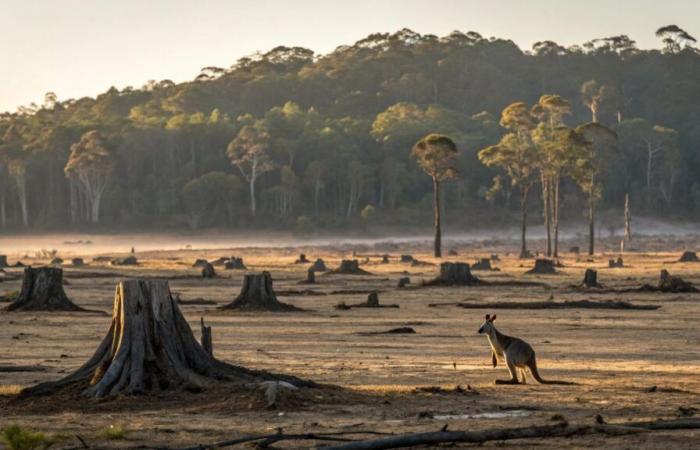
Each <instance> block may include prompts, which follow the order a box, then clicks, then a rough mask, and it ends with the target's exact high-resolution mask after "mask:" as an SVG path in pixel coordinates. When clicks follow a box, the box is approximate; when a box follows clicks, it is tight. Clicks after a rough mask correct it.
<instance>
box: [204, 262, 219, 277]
mask: <svg viewBox="0 0 700 450" xmlns="http://www.w3.org/2000/svg"><path fill="white" fill-rule="evenodd" d="M202 278H216V270H214V266H212V265H211V264H209V263H206V265H205V266H204V267H202Z"/></svg>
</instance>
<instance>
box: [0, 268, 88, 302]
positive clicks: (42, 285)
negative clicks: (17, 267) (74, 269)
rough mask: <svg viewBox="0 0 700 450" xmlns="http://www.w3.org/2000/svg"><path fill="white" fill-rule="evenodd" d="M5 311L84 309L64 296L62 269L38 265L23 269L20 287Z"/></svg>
mask: <svg viewBox="0 0 700 450" xmlns="http://www.w3.org/2000/svg"><path fill="white" fill-rule="evenodd" d="M6 309H7V311H85V310H84V309H83V308H81V307H79V306H78V305H76V304H75V303H73V302H72V301H70V299H68V296H66V293H65V292H64V290H63V269H59V268H56V267H39V268H37V269H34V268H32V267H27V268H25V269H24V279H23V280H22V289H21V290H20V292H19V295H18V296H17V298H16V299H15V301H14V302H12V303H10V304H9V305H8V306H7V308H6Z"/></svg>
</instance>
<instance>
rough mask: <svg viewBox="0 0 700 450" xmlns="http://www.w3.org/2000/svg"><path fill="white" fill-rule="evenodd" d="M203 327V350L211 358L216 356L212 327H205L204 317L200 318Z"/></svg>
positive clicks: (201, 340)
mask: <svg viewBox="0 0 700 450" xmlns="http://www.w3.org/2000/svg"><path fill="white" fill-rule="evenodd" d="M200 320H201V327H202V338H201V339H200V342H201V343H202V348H204V351H206V352H207V354H208V355H209V356H214V343H213V341H212V337H211V327H210V326H209V327H208V326H206V325H204V317H202V318H200Z"/></svg>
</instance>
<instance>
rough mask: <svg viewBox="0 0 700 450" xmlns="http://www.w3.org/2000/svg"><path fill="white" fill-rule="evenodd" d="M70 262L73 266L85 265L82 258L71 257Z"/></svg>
mask: <svg viewBox="0 0 700 450" xmlns="http://www.w3.org/2000/svg"><path fill="white" fill-rule="evenodd" d="M70 263H71V265H72V266H73V267H82V266H84V265H85V261H84V260H83V258H73V259H71V261H70Z"/></svg>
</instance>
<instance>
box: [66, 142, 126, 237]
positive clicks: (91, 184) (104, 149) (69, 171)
mask: <svg viewBox="0 0 700 450" xmlns="http://www.w3.org/2000/svg"><path fill="white" fill-rule="evenodd" d="M113 167H114V156H113V151H112V149H111V148H110V147H109V146H108V145H107V143H106V142H105V140H104V139H103V137H102V135H101V134H100V132H99V131H97V130H91V131H88V132H87V133H85V134H83V135H82V136H81V137H80V141H78V142H76V143H75V144H73V145H71V149H70V156H69V158H68V162H67V163H66V167H65V168H64V171H65V173H66V176H67V177H68V178H70V179H72V180H75V181H76V182H77V183H78V185H79V186H80V188H81V189H82V191H83V193H84V194H85V196H86V198H87V200H88V207H89V218H90V222H92V223H94V224H96V223H99V221H100V205H101V202H102V194H104V191H105V188H106V187H107V183H108V182H109V179H110V176H111V174H112V169H113Z"/></svg>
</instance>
